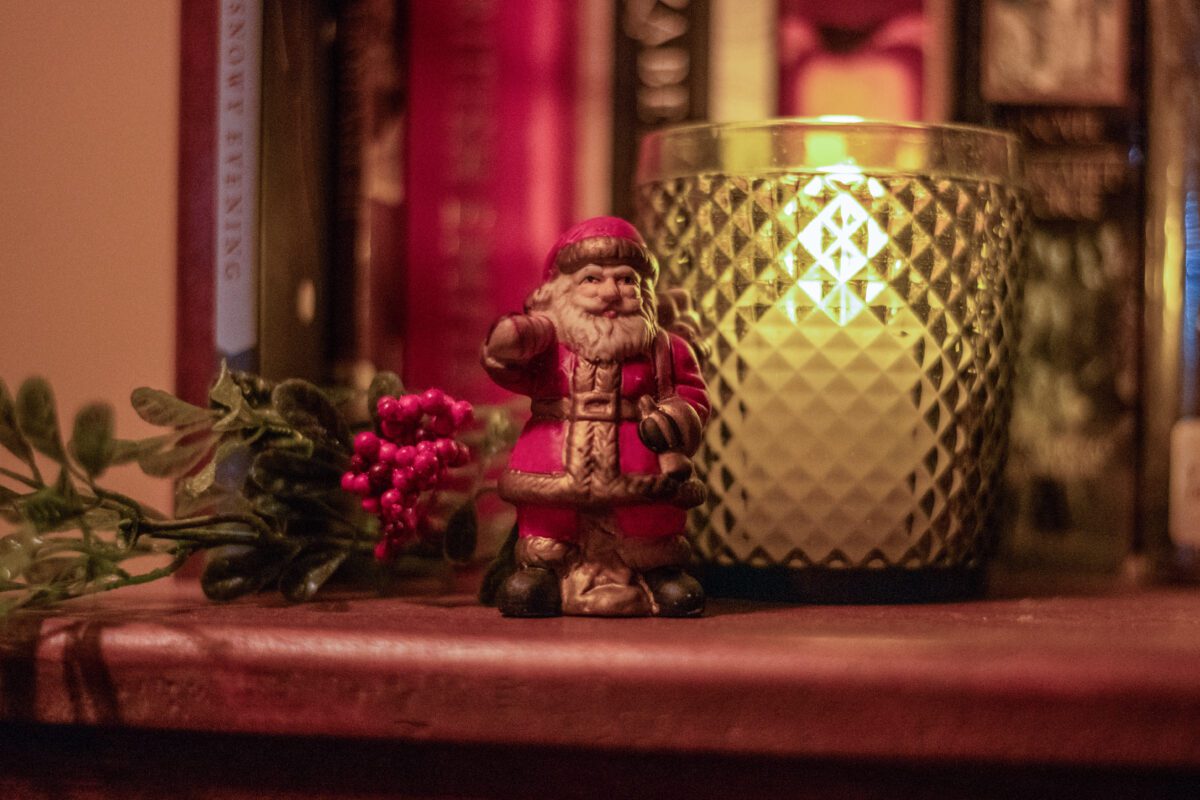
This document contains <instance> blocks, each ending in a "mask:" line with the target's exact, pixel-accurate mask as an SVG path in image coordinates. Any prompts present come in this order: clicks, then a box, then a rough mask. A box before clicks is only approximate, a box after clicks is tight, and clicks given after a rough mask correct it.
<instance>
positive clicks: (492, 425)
mask: <svg viewBox="0 0 1200 800" xmlns="http://www.w3.org/2000/svg"><path fill="white" fill-rule="evenodd" d="M519 432H520V431H519V430H518V429H517V425H516V423H515V422H513V418H512V416H511V415H510V414H508V413H507V412H505V411H501V410H496V411H493V412H492V413H491V414H488V418H487V423H486V424H485V426H484V439H483V448H482V449H483V452H484V453H486V454H488V455H495V454H497V453H503V452H504V451H505V450H509V449H510V448H512V446H513V445H514V444H516V442H517V434H518V433H519Z"/></svg>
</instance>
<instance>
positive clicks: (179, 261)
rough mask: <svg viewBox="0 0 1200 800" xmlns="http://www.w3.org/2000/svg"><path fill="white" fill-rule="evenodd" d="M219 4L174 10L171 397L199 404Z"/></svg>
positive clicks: (208, 283)
mask: <svg viewBox="0 0 1200 800" xmlns="http://www.w3.org/2000/svg"><path fill="white" fill-rule="evenodd" d="M217 12H218V0H183V2H182V4H181V6H180V68H179V106H180V107H179V204H178V228H179V230H178V249H177V255H176V276H177V279H176V284H175V306H176V332H175V392H176V393H177V394H178V395H179V396H180V397H182V398H183V399H185V400H187V401H188V402H191V403H204V402H205V401H206V396H207V393H208V384H209V382H210V381H211V380H212V365H213V362H214V360H215V356H214V348H213V326H214V314H213V290H214V288H215V286H214V273H213V270H214V266H213V265H214V264H215V263H216V248H215V241H214V231H215V227H214V225H215V223H214V217H215V212H216V200H215V198H216V186H217V183H216V180H217V169H216V135H217V126H216V123H215V120H216V117H217V20H218V13H217Z"/></svg>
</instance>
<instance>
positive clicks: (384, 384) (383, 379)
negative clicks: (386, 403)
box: [367, 370, 404, 428]
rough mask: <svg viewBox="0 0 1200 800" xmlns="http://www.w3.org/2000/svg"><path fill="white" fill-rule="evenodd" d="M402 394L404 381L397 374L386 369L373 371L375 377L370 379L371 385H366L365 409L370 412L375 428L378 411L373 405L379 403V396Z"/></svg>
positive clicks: (377, 423)
mask: <svg viewBox="0 0 1200 800" xmlns="http://www.w3.org/2000/svg"><path fill="white" fill-rule="evenodd" d="M402 394H404V382H403V381H401V380H400V376H399V375H397V374H396V373H394V372H389V371H387V370H384V371H383V372H376V373H375V377H374V378H372V379H371V385H370V386H368V387H367V410H368V411H370V412H371V422H372V424H374V425H375V427H376V428H378V427H379V412H378V411H377V410H376V408H375V406H376V405H378V404H379V398H381V397H384V396H386V395H391V396H392V397H399V396H400V395H402Z"/></svg>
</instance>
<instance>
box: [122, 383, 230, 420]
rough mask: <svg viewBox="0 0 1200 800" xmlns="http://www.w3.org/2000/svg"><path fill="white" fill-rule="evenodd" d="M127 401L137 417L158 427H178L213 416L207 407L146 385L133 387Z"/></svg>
mask: <svg viewBox="0 0 1200 800" xmlns="http://www.w3.org/2000/svg"><path fill="white" fill-rule="evenodd" d="M129 401H130V403H132V404H133V410H134V411H136V412H137V414H138V416H139V417H141V418H142V419H144V420H146V422H149V423H150V424H151V425H157V426H159V427H160V428H180V427H183V426H184V425H194V424H196V423H199V422H205V421H207V420H210V419H213V418H214V417H215V415H214V414H213V412H212V411H210V410H208V409H207V408H201V407H200V406H194V405H192V404H191V403H188V402H186V401H184V400H180V399H179V398H178V397H176V396H175V395H173V394H171V393H169V392H164V391H163V390H161V389H150V388H148V387H146V386H142V387H140V388H138V389H134V390H133V394H132V395H130V397H129Z"/></svg>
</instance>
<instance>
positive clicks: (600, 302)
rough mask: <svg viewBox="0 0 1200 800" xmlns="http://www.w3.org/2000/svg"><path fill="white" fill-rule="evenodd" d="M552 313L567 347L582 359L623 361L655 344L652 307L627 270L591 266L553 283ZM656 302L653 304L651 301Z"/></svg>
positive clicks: (637, 277)
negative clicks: (554, 284) (652, 343)
mask: <svg viewBox="0 0 1200 800" xmlns="http://www.w3.org/2000/svg"><path fill="white" fill-rule="evenodd" d="M555 283H556V284H557V285H556V286H555V287H554V288H555V291H554V293H553V296H552V299H551V301H550V308H549V313H550V315H551V317H552V318H553V319H554V321H555V325H556V327H557V328H558V332H559V335H560V336H561V337H562V339H563V341H564V342H565V343H566V345H567V346H568V347H569V348H571V349H572V350H574V351H575V352H576V353H578V354H580V355H582V356H583V357H584V358H588V359H592V360H598V361H624V360H625V359H627V358H631V357H633V356H635V355H639V354H642V353H645V352H646V351H647V350H648V349H649V347H650V344H651V342H653V340H654V334H655V331H656V326H655V325H654V318H653V312H654V305H653V302H647V300H646V297H644V296H643V288H644V287H643V286H642V277H641V276H640V275H639V274H638V273H637V271H636V270H634V269H633V267H630V266H626V265H624V264H617V265H613V266H603V265H600V264H587V265H585V266H583V267H582V268H580V269H578V270H576V271H575V272H573V273H571V274H570V275H560V276H559V277H558V278H556V279H555ZM651 300H652V298H651Z"/></svg>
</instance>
